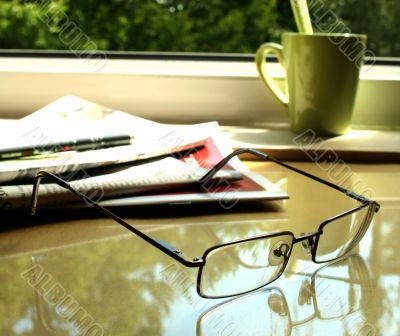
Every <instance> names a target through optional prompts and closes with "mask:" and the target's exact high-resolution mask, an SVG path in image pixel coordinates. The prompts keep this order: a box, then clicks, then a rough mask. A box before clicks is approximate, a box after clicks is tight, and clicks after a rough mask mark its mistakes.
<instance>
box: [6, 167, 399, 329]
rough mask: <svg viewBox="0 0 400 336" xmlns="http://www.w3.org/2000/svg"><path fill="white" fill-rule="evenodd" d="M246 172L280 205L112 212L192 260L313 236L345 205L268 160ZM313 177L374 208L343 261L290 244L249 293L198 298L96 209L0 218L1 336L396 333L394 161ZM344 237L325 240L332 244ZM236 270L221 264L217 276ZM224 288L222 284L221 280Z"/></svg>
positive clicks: (348, 204)
mask: <svg viewBox="0 0 400 336" xmlns="http://www.w3.org/2000/svg"><path fill="white" fill-rule="evenodd" d="M248 165H249V167H250V168H251V169H252V170H254V171H257V172H259V173H261V174H263V175H265V176H266V177H267V178H268V179H270V180H271V181H273V182H274V183H275V184H276V185H278V186H279V187H280V188H282V189H284V190H286V191H287V192H288V193H289V195H290V199H289V200H285V201H274V202H261V203H247V204H245V203H239V204H237V205H236V206H235V207H234V208H232V209H230V210H224V209H223V208H221V207H220V206H219V205H218V204H215V205H208V206H183V205H181V206H168V207H167V206H166V207H157V208H155V207H147V208H140V209H139V208H130V209H115V211H116V212H117V213H118V214H120V215H121V216H123V218H125V219H126V220H127V221H128V222H129V223H130V224H132V225H135V226H136V227H138V228H139V229H140V230H142V231H144V232H146V233H147V234H149V235H151V236H152V237H155V238H157V239H162V240H164V241H167V242H168V243H170V244H171V245H173V246H175V247H177V248H179V249H180V250H182V251H183V254H184V256H186V257H187V258H188V259H192V258H193V257H195V256H201V255H202V254H203V252H204V251H205V250H206V249H207V248H208V247H210V246H212V245H215V244H218V243H221V242H227V241H230V240H234V239H238V238H245V237H250V236H254V235H258V234H263V233H270V232H278V231H286V230H289V231H292V232H293V233H294V234H295V236H299V235H300V234H301V233H302V232H306V233H308V232H313V231H316V230H317V229H318V226H319V224H320V223H321V222H323V221H324V220H326V219H328V218H330V217H332V216H335V215H336V214H338V213H340V212H343V211H345V210H348V209H350V208H352V207H354V206H355V202H354V201H353V200H351V199H348V198H346V197H345V196H344V195H342V194H341V193H339V192H337V191H332V190H329V189H328V188H326V187H321V186H320V185H319V184H318V183H315V182H313V181H311V180H309V179H307V178H305V177H303V176H300V175H298V174H296V173H293V172H290V171H287V170H285V169H284V168H280V167H277V166H276V165H274V164H271V163H262V162H249V163H248ZM294 165H295V166H296V167H300V168H302V169H304V170H307V171H309V172H311V173H314V174H317V175H319V176H322V177H325V178H327V179H329V180H330V181H332V182H334V183H338V184H342V185H345V186H346V187H348V188H350V189H354V190H355V191H358V192H365V193H367V194H368V195H369V196H371V197H373V198H374V199H375V200H377V201H378V202H379V203H380V204H381V210H380V211H379V212H378V213H377V214H376V215H375V217H374V219H373V222H372V224H371V226H370V228H369V230H368V231H367V232H366V234H365V236H364V238H363V239H362V241H361V242H360V244H359V245H358V246H357V247H356V248H355V249H354V250H353V251H352V252H351V253H350V254H349V255H350V256H349V257H347V258H344V259H342V260H340V261H338V262H335V263H328V264H323V265H321V264H314V263H313V262H312V261H311V256H310V255H309V254H307V252H306V250H305V249H304V248H302V246H301V244H296V245H295V247H294V249H293V253H292V255H291V258H290V261H289V263H288V265H287V268H286V270H285V272H284V274H283V275H282V276H281V277H280V278H279V279H278V280H276V281H275V282H274V283H272V284H270V285H269V286H267V287H264V288H263V289H261V290H258V291H256V292H253V293H250V294H247V295H244V296H239V297H235V298H231V299H205V298H201V297H200V296H199V295H198V294H197V292H196V277H197V269H195V268H186V267H184V266H182V265H180V264H179V263H177V262H176V261H174V260H173V259H172V258H170V257H168V256H166V255H165V254H163V253H161V252H160V251H159V250H157V249H156V248H154V247H153V246H151V245H149V244H148V243H147V242H145V241H144V240H142V239H141V238H139V237H137V236H135V235H134V234H132V233H130V232H128V231H127V230H126V229H125V228H123V227H122V226H120V225H119V224H117V223H115V222H112V221H111V220H108V219H103V218H102V217H101V215H97V214H96V213H95V212H94V210H92V209H89V210H87V211H79V212H78V211H74V210H68V211H65V212H57V213H48V212H45V211H41V212H39V214H38V215H37V216H36V217H34V218H31V217H29V216H24V215H19V214H18V215H17V214H14V215H11V214H8V215H4V214H3V215H2V219H1V225H2V228H1V232H0V335H6V336H8V335H114V336H122V335H168V336H172V335H174V336H176V335H219V336H225V335H354V336H356V335H357V336H358V335H399V334H400V327H399V326H400V262H399V260H400V252H399V251H400V230H399V227H400V188H399V181H400V165H396V164H381V165H373V164H358V165H356V164H349V165H345V164H342V165H339V166H333V165H329V164H325V165H323V166H318V165H316V164H313V163H295V164H294ZM343 234H345V233H344V231H342V230H336V231H335V232H333V233H332V232H331V236H330V237H329V240H330V241H331V242H332V243H334V242H335V241H338V240H340V239H341V237H342V236H343ZM230 267H234V266H232V264H231V263H226V265H225V268H226V269H227V272H229V268H230ZM226 285H227V286H230V285H231V284H226Z"/></svg>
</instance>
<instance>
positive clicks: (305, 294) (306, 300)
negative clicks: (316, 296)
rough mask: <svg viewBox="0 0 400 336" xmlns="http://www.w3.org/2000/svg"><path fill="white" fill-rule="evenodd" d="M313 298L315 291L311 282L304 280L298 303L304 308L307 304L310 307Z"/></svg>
mask: <svg viewBox="0 0 400 336" xmlns="http://www.w3.org/2000/svg"><path fill="white" fill-rule="evenodd" d="M312 297H313V291H312V289H311V284H310V281H308V280H304V281H303V282H302V284H301V288H300V291H299V296H298V298H297V302H298V303H299V305H300V306H303V305H305V304H307V305H310V304H311V299H312Z"/></svg>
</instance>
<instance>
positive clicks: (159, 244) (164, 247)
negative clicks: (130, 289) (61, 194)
mask: <svg viewBox="0 0 400 336" xmlns="http://www.w3.org/2000/svg"><path fill="white" fill-rule="evenodd" d="M43 178H47V179H49V180H51V181H52V182H54V183H56V184H58V185H59V186H60V187H63V188H65V189H67V190H69V191H71V192H72V193H74V194H75V195H76V196H78V197H79V198H80V199H81V200H82V201H84V202H85V203H87V204H88V205H90V206H92V207H93V208H96V209H97V210H99V211H100V212H101V213H103V214H104V215H105V216H107V217H108V218H111V219H113V220H115V221H116V222H117V223H119V224H121V225H122V226H123V227H125V228H126V229H128V230H129V231H131V232H132V233H134V234H136V235H138V236H139V237H140V238H142V239H144V240H145V241H146V242H148V243H149V244H151V245H153V246H154V247H156V248H158V249H159V250H161V251H162V252H164V253H165V254H167V255H168V256H170V257H172V258H173V259H175V260H176V261H178V262H180V263H181V264H183V265H185V266H187V267H200V266H201V265H203V264H204V262H203V260H202V259H201V258H195V260H193V261H190V260H186V259H185V258H183V257H182V256H181V254H182V252H181V251H180V250H178V249H176V248H174V247H173V246H171V245H169V244H168V243H166V242H165V241H163V240H161V239H153V238H151V237H150V236H148V235H146V234H145V233H143V232H142V231H140V230H138V229H136V228H135V227H134V226H132V225H129V224H128V223H127V222H125V221H124V220H123V219H122V218H120V217H118V216H117V215H115V214H114V213H112V212H111V211H109V210H107V209H106V208H104V207H102V206H101V205H99V204H98V203H95V202H93V201H92V200H91V199H90V198H89V197H87V196H86V195H84V194H82V193H81V192H79V191H77V190H75V189H74V188H73V187H71V185H70V184H69V183H67V182H65V181H64V180H63V179H61V178H59V177H58V176H56V175H53V174H51V173H48V172H45V171H41V172H39V173H37V174H36V176H35V179H34V182H33V191H32V198H31V215H35V214H36V209H37V202H38V196H39V186H40V182H41V180H42V179H43Z"/></svg>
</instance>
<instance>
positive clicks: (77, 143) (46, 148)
mask: <svg viewBox="0 0 400 336" xmlns="http://www.w3.org/2000/svg"><path fill="white" fill-rule="evenodd" d="M132 139H133V137H132V136H130V135H128V134H118V135H106V136H103V137H101V136H99V137H90V138H80V139H74V140H69V141H61V142H50V143H46V144H40V145H32V146H29V145H28V146H21V147H9V148H4V149H0V160H8V159H15V158H20V157H25V156H32V155H38V154H45V153H58V152H66V151H85V150H94V149H100V148H108V147H115V146H124V145H130V144H131V142H132Z"/></svg>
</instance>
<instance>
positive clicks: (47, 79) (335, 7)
mask: <svg viewBox="0 0 400 336" xmlns="http://www.w3.org/2000/svg"><path fill="white" fill-rule="evenodd" d="M309 6H310V8H311V18H312V21H313V22H314V28H315V29H316V30H320V31H325V32H329V31H338V30H339V31H348V30H350V31H352V32H355V33H359V32H364V33H367V34H368V35H369V46H368V47H369V50H370V51H371V52H370V53H369V56H370V58H369V59H368V60H367V65H368V70H370V71H368V72H366V73H364V74H363V75H362V76H363V77H362V81H361V84H360V87H359V93H358V98H357V100H358V102H357V103H356V108H355V115H354V125H353V126H356V127H361V128H363V127H369V128H370V127H373V128H375V127H376V128H384V129H399V127H400V125H399V117H398V106H397V105H398V104H397V101H396V100H397V96H398V92H399V90H400V59H396V58H394V57H400V45H399V43H400V40H399V39H398V38H397V37H398V36H399V35H400V31H399V29H400V24H399V23H400V20H399V15H400V8H399V7H400V2H399V1H398V0H366V1H361V0H329V1H328V0H309ZM0 9H1V10H0V83H7V85H3V87H2V90H0V100H1V102H2V104H1V106H0V117H10V118H19V117H22V116H24V115H26V114H29V113H31V112H32V111H34V110H36V109H38V108H40V107H42V106H44V105H46V104H48V103H49V102H51V101H53V100H55V99H57V98H59V97H60V96H62V95H66V94H74V95H78V96H81V97H84V98H86V99H89V100H93V101H96V102H98V103H100V104H103V105H106V106H112V107H114V108H117V109H120V110H123V111H126V112H129V113H132V114H136V115H140V116H143V117H146V118H149V119H153V120H157V121H161V122H172V123H175V122H178V123H179V122H200V121H208V120H218V121H219V122H221V123H223V124H230V125H246V126H262V127H264V125H265V124H271V123H272V124H285V123H286V124H287V123H288V118H287V115H286V114H285V113H283V112H284V110H283V108H282V106H280V105H279V104H277V103H276V101H275V99H274V98H273V97H272V95H271V94H269V92H267V90H265V88H264V87H263V86H262V83H261V82H260V81H259V78H258V74H257V72H256V69H255V66H254V53H255V51H256V49H257V48H258V46H259V45H260V44H261V43H262V42H266V41H275V42H279V41H280V35H281V33H282V32H284V31H294V30H295V22H294V18H293V15H292V12H291V7H290V1H289V0H247V1H243V0H231V1H226V0H108V1H98V0H80V1H78V0H7V1H4V0H0ZM82 50H87V51H82ZM88 51H91V52H90V53H89V52H88ZM375 55H376V56H378V57H377V58H375V57H374V56H375ZM381 57H384V58H383V59H382V58H381ZM388 57H390V58H388ZM372 65H373V67H372V69H371V66H372ZM276 70H277V72H276V77H277V78H278V80H279V78H281V77H282V73H281V72H279V67H278V66H276ZM281 80H282V78H281ZM22 93H23V97H24V99H21V95H22ZM376 111H379V113H377V112H376Z"/></svg>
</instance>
